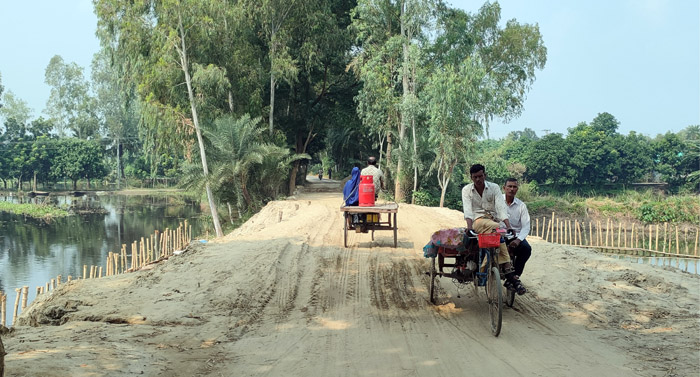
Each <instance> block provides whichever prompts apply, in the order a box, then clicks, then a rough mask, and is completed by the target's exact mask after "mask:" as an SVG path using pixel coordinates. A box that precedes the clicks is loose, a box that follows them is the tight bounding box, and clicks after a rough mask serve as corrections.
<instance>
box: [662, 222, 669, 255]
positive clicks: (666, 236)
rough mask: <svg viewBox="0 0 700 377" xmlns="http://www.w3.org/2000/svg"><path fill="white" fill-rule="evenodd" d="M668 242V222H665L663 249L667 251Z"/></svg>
mask: <svg viewBox="0 0 700 377" xmlns="http://www.w3.org/2000/svg"><path fill="white" fill-rule="evenodd" d="M667 243H668V223H664V244H663V251H664V252H666V244H667Z"/></svg>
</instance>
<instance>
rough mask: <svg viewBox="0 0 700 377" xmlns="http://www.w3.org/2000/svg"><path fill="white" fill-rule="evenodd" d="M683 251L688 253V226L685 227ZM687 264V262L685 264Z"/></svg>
mask: <svg viewBox="0 0 700 377" xmlns="http://www.w3.org/2000/svg"><path fill="white" fill-rule="evenodd" d="M684 238H685V241H684V242H685V253H686V254H690V251H689V250H688V228H685V237H684ZM686 266H687V264H686Z"/></svg>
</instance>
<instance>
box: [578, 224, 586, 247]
mask: <svg viewBox="0 0 700 377" xmlns="http://www.w3.org/2000/svg"><path fill="white" fill-rule="evenodd" d="M576 227H577V228H578V245H579V246H583V233H584V229H586V228H585V227H584V226H583V223H578V222H577V224H576ZM582 228H583V229H582Z"/></svg>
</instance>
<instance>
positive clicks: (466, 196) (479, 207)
mask: <svg viewBox="0 0 700 377" xmlns="http://www.w3.org/2000/svg"><path fill="white" fill-rule="evenodd" d="M469 174H470V176H471V179H472V182H473V183H470V184H468V185H466V186H464V188H462V206H463V208H464V219H465V220H466V221H467V231H468V232H469V233H471V232H476V233H479V234H483V233H492V232H495V231H496V229H498V227H499V223H500V222H501V221H503V222H504V223H505V224H506V228H507V229H511V226H510V220H508V209H507V207H506V202H505V200H504V199H503V195H502V194H501V189H500V188H499V187H498V185H497V184H495V183H493V182H487V181H486V169H485V168H484V166H483V165H481V164H475V165H472V166H471V168H470V169H469ZM497 259H498V264H499V265H501V266H502V269H503V271H504V272H505V278H506V287H508V288H511V287H512V288H513V289H515V290H516V292H518V294H519V295H522V294H525V292H527V290H526V289H525V287H524V286H523V285H522V283H521V282H520V280H519V279H518V278H517V277H516V276H515V272H514V270H513V265H512V263H511V261H510V255H508V249H507V248H506V245H505V243H501V245H500V246H499V248H498V257H497Z"/></svg>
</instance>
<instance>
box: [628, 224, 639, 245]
mask: <svg viewBox="0 0 700 377" xmlns="http://www.w3.org/2000/svg"><path fill="white" fill-rule="evenodd" d="M635 225H637V224H635V223H632V236H631V237H630V246H631V247H634V248H637V247H639V242H638V240H637V238H636V237H635V236H634V228H635ZM625 246H627V243H625Z"/></svg>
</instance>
